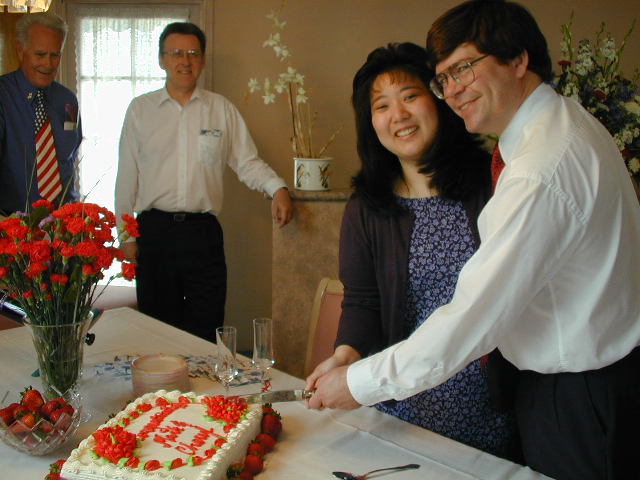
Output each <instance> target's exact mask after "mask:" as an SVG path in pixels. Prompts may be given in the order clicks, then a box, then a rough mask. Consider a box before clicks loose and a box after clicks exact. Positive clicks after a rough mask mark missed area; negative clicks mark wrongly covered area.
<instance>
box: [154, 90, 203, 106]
mask: <svg viewBox="0 0 640 480" xmlns="http://www.w3.org/2000/svg"><path fill="white" fill-rule="evenodd" d="M160 92H161V94H160V96H159V98H158V107H159V106H160V105H162V104H163V103H164V102H175V103H178V102H177V101H176V100H174V99H173V98H171V95H169V91H168V90H167V86H166V85H165V86H164V87H163V88H162V90H160ZM201 96H202V94H201V93H200V88H198V86H196V88H195V90H194V91H193V93H192V94H191V98H190V99H189V101H188V102H187V103H191V102H193V101H194V100H197V99H200V97H201Z"/></svg>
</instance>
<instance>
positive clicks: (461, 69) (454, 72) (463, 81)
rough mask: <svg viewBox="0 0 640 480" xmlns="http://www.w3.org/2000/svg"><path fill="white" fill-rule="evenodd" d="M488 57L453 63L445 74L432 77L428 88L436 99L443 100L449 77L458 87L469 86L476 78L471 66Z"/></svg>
mask: <svg viewBox="0 0 640 480" xmlns="http://www.w3.org/2000/svg"><path fill="white" fill-rule="evenodd" d="M488 56H489V55H488V54H487V55H483V56H481V57H478V58H476V59H475V60H471V61H468V60H463V61H461V62H458V63H454V64H453V65H451V66H450V67H449V68H447V70H446V72H442V73H439V74H438V75H436V76H435V77H433V78H432V79H431V81H430V82H429V88H430V89H431V91H432V92H433V94H434V95H435V96H436V97H438V98H439V99H440V100H444V98H445V94H444V90H445V88H447V84H448V83H449V77H451V78H453V79H454V80H455V82H456V83H457V84H458V85H462V86H463V87H466V86H468V85H471V84H472V83H473V82H474V80H475V79H476V76H475V74H474V73H473V66H474V65H475V64H476V63H478V62H479V61H480V60H482V59H483V58H486V57H488Z"/></svg>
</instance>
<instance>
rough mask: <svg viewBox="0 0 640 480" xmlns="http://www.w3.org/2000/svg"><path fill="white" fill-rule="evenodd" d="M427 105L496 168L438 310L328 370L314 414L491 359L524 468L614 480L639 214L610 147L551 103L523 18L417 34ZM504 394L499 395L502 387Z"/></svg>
mask: <svg viewBox="0 0 640 480" xmlns="http://www.w3.org/2000/svg"><path fill="white" fill-rule="evenodd" d="M427 49H428V50H429V53H430V55H431V58H432V59H433V64H434V66H435V70H436V76H435V78H434V80H433V81H432V82H431V85H430V86H431V88H432V90H433V92H434V94H435V95H436V96H437V97H439V98H441V99H443V100H444V101H446V102H447V104H448V105H449V106H450V107H451V108H452V109H453V110H454V111H455V112H456V113H457V114H458V115H459V116H460V117H462V118H463V119H464V122H465V125H466V127H467V129H468V130H469V131H470V132H474V133H485V134H495V135H498V136H499V137H500V140H499V147H500V151H501V153H502V157H503V160H504V162H505V165H506V166H505V168H504V170H503V172H502V174H501V176H500V178H499V180H498V184H497V187H496V190H495V195H494V197H493V198H492V199H491V200H490V201H489V203H488V204H487V205H486V207H485V208H484V210H483V212H482V213H481V215H480V217H479V219H478V226H479V230H480V237H481V240H482V244H481V246H480V248H479V249H478V251H477V252H476V253H475V254H474V255H473V256H472V257H471V259H470V260H469V261H468V262H467V264H466V265H465V267H464V268H463V269H462V271H461V272H460V275H459V278H458V283H457V285H456V291H455V293H454V296H453V299H452V301H451V303H449V304H448V305H445V306H443V307H441V308H440V309H438V310H436V312H434V313H433V314H432V315H431V316H430V317H429V318H427V319H426V320H425V322H424V323H423V324H422V326H420V327H419V328H418V329H417V330H416V331H415V332H414V333H413V334H412V335H411V337H409V338H408V339H407V340H405V341H403V342H400V343H398V344H396V345H393V346H391V347H389V348H387V349H386V350H384V351H382V352H380V353H378V354H376V355H373V356H371V357H368V358H365V359H362V360H360V361H358V362H356V363H354V364H352V365H350V366H349V367H340V368H336V369H334V370H331V371H329V372H328V373H327V374H325V376H323V377H321V378H320V379H318V380H317V381H316V382H314V383H313V384H312V385H307V388H317V391H316V394H315V395H314V396H313V397H312V398H311V399H310V400H309V406H310V407H312V408H322V407H330V408H357V407H358V406H360V405H372V404H374V403H376V402H380V401H384V400H389V399H392V398H393V399H396V400H400V399H403V398H406V397H408V396H410V395H413V394H415V393H417V392H419V391H421V390H424V389H425V388H430V387H434V386H436V385H438V384H440V383H442V382H443V381H444V380H446V379H448V378H449V377H451V376H452V375H454V374H455V373H456V372H457V371H458V370H460V369H461V368H462V367H463V366H464V365H466V364H467V363H468V362H469V361H471V360H473V359H475V358H478V357H480V356H481V355H484V354H486V353H488V352H490V351H491V350H492V349H493V348H496V347H497V348H499V350H500V351H501V353H502V354H503V355H504V357H505V358H506V359H507V360H509V361H510V362H511V363H513V364H514V365H515V366H516V367H517V368H518V369H519V370H520V372H519V374H518V381H517V382H516V384H514V385H511V388H513V389H514V390H515V404H514V406H515V410H516V414H517V417H518V425H519V429H520V435H521V439H522V444H523V450H524V457H525V462H526V464H527V465H529V466H530V467H531V468H533V469H535V470H538V471H540V472H542V473H544V474H546V475H549V476H551V477H553V478H556V479H560V480H568V479H580V480H585V479H623V478H624V479H627V478H635V476H637V475H635V476H634V475H633V474H632V473H631V472H633V471H637V465H636V457H637V445H638V442H637V434H638V431H640V374H639V373H638V372H640V348H639V347H638V345H640V295H639V294H638V285H640V249H639V248H638V245H639V244H640V207H639V205H638V201H637V199H636V197H635V193H634V190H633V187H632V184H631V182H630V179H629V176H628V173H627V171H626V168H625V165H624V161H623V159H622V157H621V156H620V152H619V151H618V149H617V147H616V144H615V142H614V141H613V139H612V138H611V135H610V134H609V133H608V132H607V131H606V129H605V128H604V127H603V126H602V125H601V124H600V123H599V122H598V121H597V120H596V119H595V118H593V117H592V116H591V115H590V114H589V113H588V112H587V111H586V110H584V109H583V108H582V106H580V105H579V104H578V103H577V102H575V101H573V100H571V99H567V98H565V97H562V96H560V95H558V94H557V93H556V92H555V91H554V90H553V89H552V88H551V87H550V86H549V85H547V84H545V83H544V82H546V81H549V80H551V78H552V76H553V73H552V71H551V60H550V58H549V54H548V51H547V44H546V40H545V39H544V36H543V35H542V33H541V32H540V30H539V28H538V26H537V24H536V22H535V20H534V19H533V17H532V16H531V14H530V13H529V12H528V11H527V10H526V9H525V8H524V7H522V6H521V5H518V4H516V3H513V2H505V1H503V0H471V1H467V2H465V3H463V4H461V5H459V6H457V7H454V8H452V9H451V10H449V11H448V12H446V13H445V14H444V15H442V16H441V17H440V18H439V19H438V20H436V22H435V23H434V24H433V26H432V27H431V29H430V31H429V34H428V37H427ZM507 387H508V385H507Z"/></svg>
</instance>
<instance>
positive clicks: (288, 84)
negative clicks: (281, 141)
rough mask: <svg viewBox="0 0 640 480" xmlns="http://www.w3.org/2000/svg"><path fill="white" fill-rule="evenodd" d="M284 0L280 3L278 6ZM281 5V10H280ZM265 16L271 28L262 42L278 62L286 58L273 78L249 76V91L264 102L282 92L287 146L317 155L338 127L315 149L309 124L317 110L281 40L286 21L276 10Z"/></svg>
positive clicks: (309, 155) (272, 100) (302, 154)
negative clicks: (287, 115)
mask: <svg viewBox="0 0 640 480" xmlns="http://www.w3.org/2000/svg"><path fill="white" fill-rule="evenodd" d="M283 6H284V4H283V5H282V7H283ZM282 7H281V10H282ZM267 18H268V19H269V20H271V22H272V28H273V31H272V33H271V34H270V35H269V38H267V40H265V41H264V43H263V44H262V46H263V48H264V47H270V48H271V49H273V52H274V54H275V56H276V58H277V59H278V60H280V62H286V70H285V71H283V72H281V73H280V74H278V75H277V77H275V79H272V78H269V77H265V78H264V80H263V81H262V82H260V81H258V79H257V78H251V79H249V84H248V88H249V94H252V93H256V92H260V93H261V94H262V100H263V101H264V103H265V105H269V104H272V103H275V102H276V97H277V96H278V95H285V96H286V97H287V101H288V103H289V111H290V113H291V124H292V130H293V135H292V137H291V147H292V148H293V152H294V154H295V156H296V157H304V158H321V157H322V155H323V154H324V152H325V151H326V149H327V147H328V146H329V145H330V144H331V143H332V142H333V140H334V139H335V137H336V135H337V134H338V132H339V131H340V129H338V130H337V131H336V132H335V133H334V134H333V135H332V136H331V137H330V138H329V140H328V141H327V142H326V143H325V144H324V145H323V146H322V148H320V150H318V151H316V149H315V147H314V144H313V135H312V132H313V127H314V124H315V120H316V116H317V112H312V111H311V102H310V99H309V97H308V95H307V90H306V89H305V85H304V80H305V76H304V75H303V74H302V73H300V72H299V71H298V70H297V69H296V68H294V67H293V66H292V65H291V63H290V58H291V51H290V50H289V47H288V46H287V45H285V44H284V43H283V42H282V38H281V31H282V30H283V29H284V27H285V25H286V24H287V22H286V21H281V20H280V19H279V18H278V14H277V13H275V12H273V11H272V12H270V13H269V14H268V15H267Z"/></svg>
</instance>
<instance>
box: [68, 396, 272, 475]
mask: <svg viewBox="0 0 640 480" xmlns="http://www.w3.org/2000/svg"><path fill="white" fill-rule="evenodd" d="M261 420H262V407H261V406H260V405H246V404H244V402H242V403H239V402H238V401H237V400H233V399H230V400H224V398H223V397H222V396H217V397H207V396H204V395H203V396H196V395H195V394H194V393H185V394H183V393H181V392H179V391H177V390H176V391H172V392H166V391H164V390H160V391H158V392H155V393H148V394H145V395H143V396H142V397H140V398H138V399H137V400H135V401H133V402H132V403H131V404H129V405H128V406H127V407H126V408H125V409H124V410H123V411H122V412H120V413H119V414H118V415H116V416H115V417H114V418H112V419H111V420H109V421H108V422H107V423H105V424H104V425H102V426H101V427H100V428H99V429H98V430H97V432H96V433H97V435H96V433H94V434H92V435H91V436H89V437H88V438H86V439H84V440H83V441H82V442H81V443H80V445H79V446H78V448H76V449H75V450H73V451H72V452H71V455H70V456H69V458H68V459H67V461H66V462H65V464H64V467H63V469H62V474H61V476H62V478H65V479H67V480H103V479H119V480H155V479H157V480H224V479H226V478H227V476H226V473H227V468H228V467H229V465H231V464H233V463H237V462H240V461H242V460H243V458H244V456H245V453H246V450H247V446H248V444H249V443H250V442H251V441H252V440H253V439H254V438H255V437H256V436H257V435H258V434H259V433H260V423H261ZM236 422H237V423H236ZM132 434H135V437H134V436H133V435H132ZM132 450H133V451H132ZM100 454H102V455H100ZM107 457H110V458H111V460H109V459H108V458H107ZM114 462H115V463H114ZM171 464H173V468H172V467H171ZM145 466H146V467H147V468H153V469H145Z"/></svg>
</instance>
